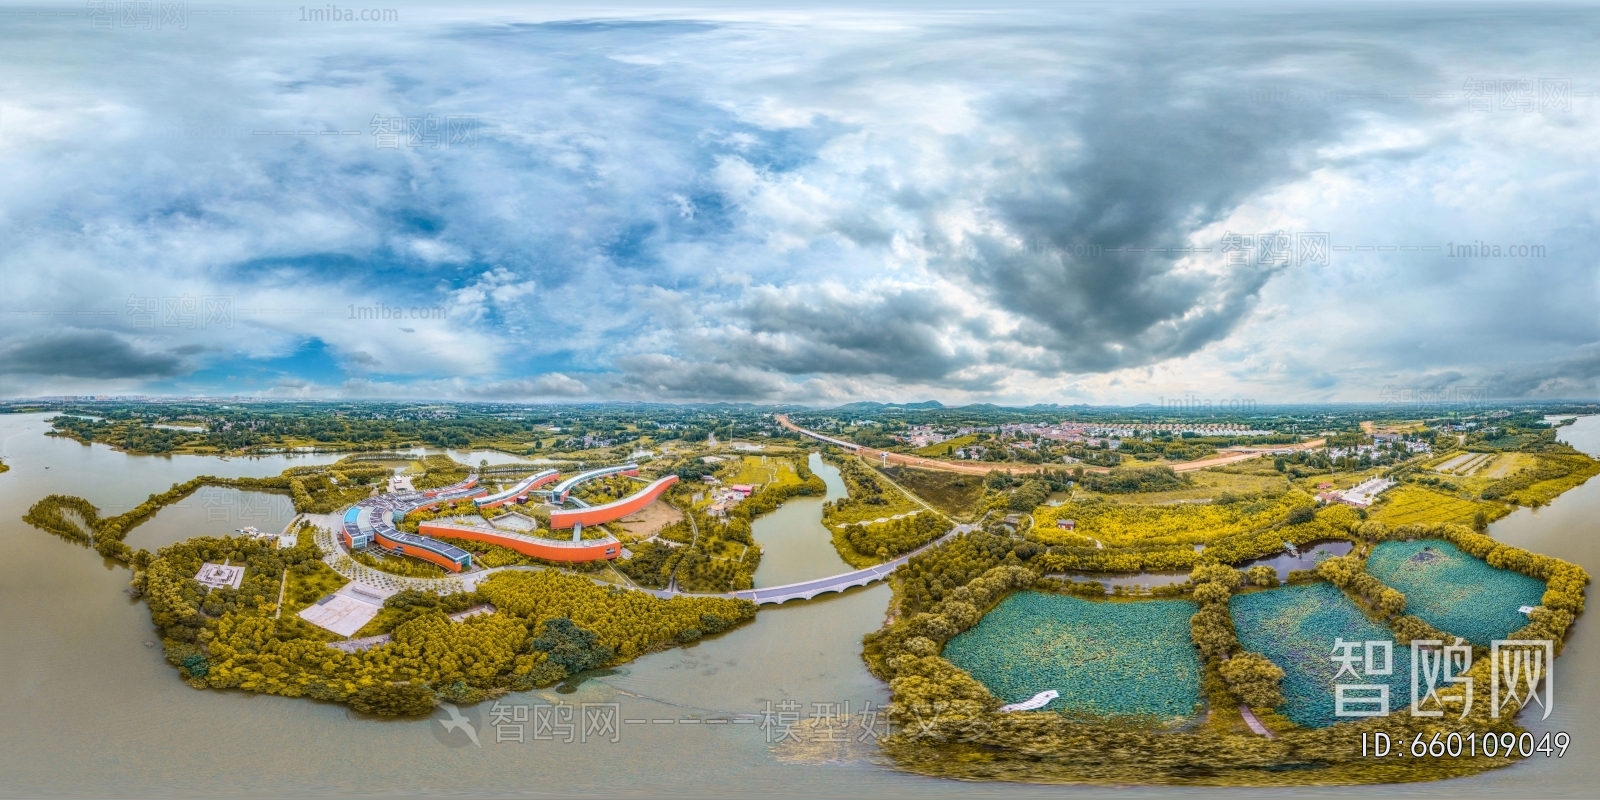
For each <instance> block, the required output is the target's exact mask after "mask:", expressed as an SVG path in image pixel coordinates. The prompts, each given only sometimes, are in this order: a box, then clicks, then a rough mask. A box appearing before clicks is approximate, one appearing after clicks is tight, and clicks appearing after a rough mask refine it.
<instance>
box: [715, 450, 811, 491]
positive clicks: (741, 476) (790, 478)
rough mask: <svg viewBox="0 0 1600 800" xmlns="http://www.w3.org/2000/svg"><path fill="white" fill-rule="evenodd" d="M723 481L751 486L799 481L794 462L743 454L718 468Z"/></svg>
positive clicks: (795, 482) (780, 484)
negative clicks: (738, 458)
mask: <svg viewBox="0 0 1600 800" xmlns="http://www.w3.org/2000/svg"><path fill="white" fill-rule="evenodd" d="M718 477H720V478H721V479H722V482H723V483H748V484H750V485H752V486H765V485H767V484H774V485H779V486H782V485H784V484H798V483H800V475H799V474H798V473H796V472H795V469H794V463H793V462H791V461H789V460H788V459H786V458H773V457H763V456H744V457H743V458H741V459H740V460H739V462H738V463H735V464H724V465H723V468H722V469H721V470H718Z"/></svg>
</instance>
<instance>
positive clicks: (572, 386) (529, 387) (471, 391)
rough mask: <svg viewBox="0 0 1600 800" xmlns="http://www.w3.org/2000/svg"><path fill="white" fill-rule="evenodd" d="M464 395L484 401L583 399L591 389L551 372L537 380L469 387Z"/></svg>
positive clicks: (499, 382) (519, 379) (567, 377)
mask: <svg viewBox="0 0 1600 800" xmlns="http://www.w3.org/2000/svg"><path fill="white" fill-rule="evenodd" d="M462 394H463V395H464V396H466V397H472V398H479V399H483V400H540V399H548V398H571V397H583V396H584V395H587V394H589V387H588V386H586V385H584V383H583V381H580V380H578V379H576V378H572V377H569V376H566V375H563V374H561V373H559V372H551V373H548V374H545V375H540V376H538V377H537V378H518V379H516V380H509V381H496V382H494V383H487V384H482V385H477V386H469V387H467V388H466V389H465V390H463V391H462Z"/></svg>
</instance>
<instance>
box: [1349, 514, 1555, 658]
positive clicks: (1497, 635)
mask: <svg viewBox="0 0 1600 800" xmlns="http://www.w3.org/2000/svg"><path fill="white" fill-rule="evenodd" d="M1367 572H1368V573H1370V574H1371V575H1372V577H1374V578H1377V579H1378V580H1380V581H1383V582H1384V583H1385V584H1387V585H1389V586H1391V587H1393V588H1395V589H1398V590H1400V591H1401V592H1404V593H1405V596H1406V613H1407V614H1414V615H1416V616H1418V617H1421V618H1422V619H1424V620H1426V621H1427V622H1428V624H1430V625H1432V626H1434V627H1435V628H1438V629H1439V630H1442V631H1444V632H1446V633H1450V634H1454V635H1456V636H1460V637H1463V638H1465V639H1466V640H1467V641H1470V642H1472V643H1474V644H1481V645H1485V646H1487V645H1488V644H1489V642H1490V641H1492V640H1494V639H1504V638H1506V636H1507V635H1508V634H1510V633H1511V632H1512V631H1514V630H1517V629H1518V628H1521V627H1522V626H1524V625H1527V624H1528V618H1527V617H1526V616H1524V615H1523V614H1522V613H1521V612H1519V611H1517V609H1518V608H1519V607H1521V606H1536V605H1539V602H1540V600H1541V598H1543V597H1544V589H1545V586H1544V582H1543V581H1540V580H1538V579H1535V578H1530V577H1528V576H1526V575H1522V574H1519V573H1516V572H1512V571H1510V570H1505V569H1495V568H1494V567H1491V566H1489V565H1488V564H1486V563H1484V562H1483V561H1482V560H1480V559H1477V558H1473V557H1472V556H1471V555H1468V554H1467V553H1463V552H1462V551H1461V550H1459V549H1457V548H1456V546H1455V545H1453V544H1450V543H1449V542H1446V541H1444V540H1442V539H1421V540H1418V541H1414V542H1384V543H1382V544H1380V545H1378V546H1377V547H1375V548H1373V550H1372V555H1371V556H1369V557H1368V558H1367Z"/></svg>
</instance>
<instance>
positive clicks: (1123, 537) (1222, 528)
mask: <svg viewBox="0 0 1600 800" xmlns="http://www.w3.org/2000/svg"><path fill="white" fill-rule="evenodd" d="M1313 502H1314V500H1313V499H1312V497H1311V496H1310V495H1308V494H1305V493H1304V492H1299V491H1295V492H1285V493H1283V494H1280V495H1278V496H1277V497H1272V498H1266V499H1260V500H1254V501H1249V502H1237V503H1226V504H1218V503H1176V504H1172V505H1150V504H1147V503H1112V502H1106V501H1101V500H1091V501H1088V502H1072V503H1067V504H1066V505H1062V506H1058V507H1050V506H1041V507H1039V508H1037V509H1035V510H1034V512H1033V516H1034V522H1035V524H1034V530H1035V531H1036V532H1037V533H1036V535H1037V536H1038V538H1039V539H1040V540H1041V541H1043V542H1045V543H1046V544H1066V545H1077V544H1080V543H1081V540H1082V537H1092V538H1094V539H1097V540H1099V541H1101V542H1103V543H1104V544H1105V546H1107V547H1130V546H1133V545H1141V544H1204V543H1206V542H1209V541H1211V540H1212V539H1215V538H1217V537H1219V536H1228V535H1233V534H1238V533H1244V532H1247V531H1254V530H1258V529H1262V528H1267V527H1270V526H1272V525H1274V524H1276V523H1279V522H1281V521H1283V519H1284V518H1285V517H1287V516H1288V514H1289V511H1290V510H1291V509H1293V508H1295V507H1298V506H1309V505H1311V504H1312V503H1313ZM1352 513H1353V512H1352ZM1061 519H1070V520H1074V521H1076V522H1077V529H1076V531H1075V532H1071V533H1069V532H1067V531H1065V530H1061V529H1059V528H1057V527H1056V521H1057V520H1061Z"/></svg>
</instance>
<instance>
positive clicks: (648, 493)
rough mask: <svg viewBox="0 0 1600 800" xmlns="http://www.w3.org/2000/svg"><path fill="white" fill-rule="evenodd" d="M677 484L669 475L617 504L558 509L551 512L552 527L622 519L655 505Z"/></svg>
mask: <svg viewBox="0 0 1600 800" xmlns="http://www.w3.org/2000/svg"><path fill="white" fill-rule="evenodd" d="M677 482H678V476H676V475H668V476H666V477H665V478H660V479H657V480H656V481H655V482H653V483H651V484H650V485H649V486H646V487H644V488H643V489H641V490H640V491H639V492H638V493H637V494H632V495H629V496H627V497H624V498H622V499H621V500H617V501H615V502H611V503H606V504H605V505H601V506H589V507H587V508H558V509H556V510H554V511H551V512H550V527H551V528H570V527H572V526H573V525H576V524H579V523H582V524H584V525H599V524H601V523H603V522H612V521H615V520H619V519H622V518H623V517H626V516H628V515H629V514H632V513H633V512H635V511H638V510H639V509H642V508H644V507H645V506H648V505H650V504H651V503H654V502H655V501H656V498H658V497H660V496H661V494H662V493H663V492H665V491H666V490H667V488H668V487H670V486H672V484H674V483H677Z"/></svg>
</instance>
